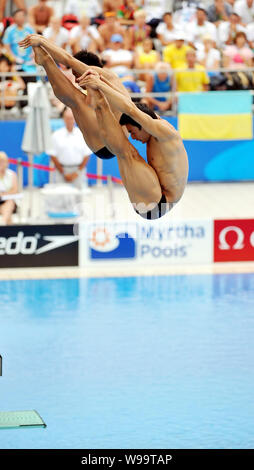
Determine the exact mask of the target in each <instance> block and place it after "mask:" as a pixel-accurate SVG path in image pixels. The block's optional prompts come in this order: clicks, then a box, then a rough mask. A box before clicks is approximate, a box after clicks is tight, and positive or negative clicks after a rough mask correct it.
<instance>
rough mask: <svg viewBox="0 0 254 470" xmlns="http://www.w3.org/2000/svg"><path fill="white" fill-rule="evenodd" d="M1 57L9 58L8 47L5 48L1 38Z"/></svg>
mask: <svg viewBox="0 0 254 470" xmlns="http://www.w3.org/2000/svg"><path fill="white" fill-rule="evenodd" d="M0 55H6V56H7V57H9V56H8V51H7V47H6V46H5V44H4V43H3V41H2V39H1V38H0Z"/></svg>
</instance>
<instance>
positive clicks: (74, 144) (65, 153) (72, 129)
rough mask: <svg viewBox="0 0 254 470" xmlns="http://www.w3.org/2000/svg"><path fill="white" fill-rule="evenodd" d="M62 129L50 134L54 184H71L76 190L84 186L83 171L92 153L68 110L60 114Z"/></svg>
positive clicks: (65, 109)
mask: <svg viewBox="0 0 254 470" xmlns="http://www.w3.org/2000/svg"><path fill="white" fill-rule="evenodd" d="M62 118H63V121H64V127H62V128H61V129H58V130H57V131H55V132H54V133H53V134H52V150H51V159H52V161H53V163H54V165H55V167H56V182H57V183H64V182H65V183H71V184H73V185H74V186H75V187H77V188H78V189H82V188H83V187H84V185H85V184H86V179H85V172H84V169H85V167H86V165H87V163H88V160H89V157H90V155H91V154H92V151H91V150H90V149H89V147H88V146H87V145H86V143H85V141H84V138H83V135H82V133H81V131H80V130H79V128H78V127H77V126H75V120H74V117H73V114H72V111H71V109H70V108H64V110H63V112H62Z"/></svg>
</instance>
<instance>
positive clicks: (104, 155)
mask: <svg viewBox="0 0 254 470" xmlns="http://www.w3.org/2000/svg"><path fill="white" fill-rule="evenodd" d="M94 153H95V155H97V157H99V158H101V159H102V160H109V159H110V158H113V157H114V156H115V155H113V153H111V152H110V151H109V150H108V149H107V147H103V148H102V149H100V150H98V151H97V152H94Z"/></svg>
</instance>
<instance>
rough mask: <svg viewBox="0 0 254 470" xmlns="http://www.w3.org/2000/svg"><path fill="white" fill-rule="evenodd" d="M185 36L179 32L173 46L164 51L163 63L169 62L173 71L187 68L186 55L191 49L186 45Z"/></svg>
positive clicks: (170, 45)
mask: <svg viewBox="0 0 254 470" xmlns="http://www.w3.org/2000/svg"><path fill="white" fill-rule="evenodd" d="M184 40H185V34H184V32H182V31H178V32H177V33H176V35H175V40H174V42H173V44H169V45H168V46H166V47H165V48H164V50H163V61H164V62H168V63H169V64H170V65H171V67H172V69H182V68H185V67H186V53H187V51H189V50H190V49H191V47H190V46H188V45H187V44H185V42H184Z"/></svg>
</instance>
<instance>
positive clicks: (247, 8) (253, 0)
mask: <svg viewBox="0 0 254 470" xmlns="http://www.w3.org/2000/svg"><path fill="white" fill-rule="evenodd" d="M234 10H235V11H236V12H237V13H238V15H239V16H240V17H241V18H242V22H243V23H245V24H248V23H251V22H252V21H254V0H237V1H236V2H235V6H234Z"/></svg>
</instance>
